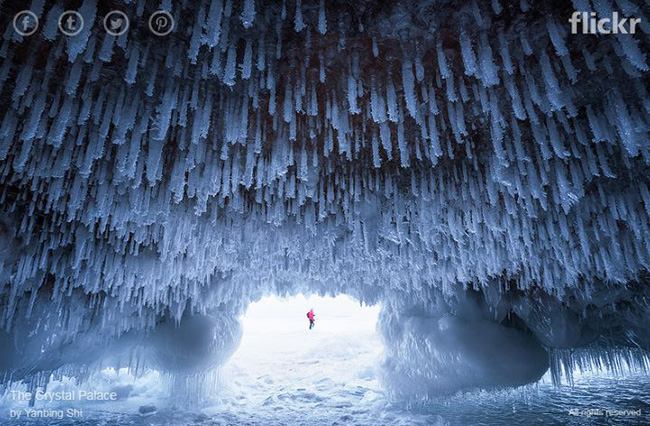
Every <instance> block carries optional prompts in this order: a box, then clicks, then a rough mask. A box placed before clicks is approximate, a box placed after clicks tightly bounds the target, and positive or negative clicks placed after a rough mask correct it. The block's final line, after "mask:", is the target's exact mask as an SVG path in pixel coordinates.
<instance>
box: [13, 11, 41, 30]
mask: <svg viewBox="0 0 650 426" xmlns="http://www.w3.org/2000/svg"><path fill="white" fill-rule="evenodd" d="M37 29H38V17H37V16H36V14H35V13H34V12H32V11H31V10H21V11H20V12H18V13H16V16H14V30H16V32H17V33H18V34H20V35H21V36H30V35H32V34H34V33H35V32H36V30H37Z"/></svg>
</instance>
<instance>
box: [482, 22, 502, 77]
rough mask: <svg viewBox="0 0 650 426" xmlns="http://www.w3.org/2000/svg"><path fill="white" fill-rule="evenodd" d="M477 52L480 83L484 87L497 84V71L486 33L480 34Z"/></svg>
mask: <svg viewBox="0 0 650 426" xmlns="http://www.w3.org/2000/svg"><path fill="white" fill-rule="evenodd" d="M478 52H479V65H480V68H481V81H483V84H484V85H485V87H490V86H494V85H496V84H499V77H498V69H497V67H496V65H495V64H494V61H493V59H492V48H490V44H489V42H488V38H487V34H486V33H482V34H481V37H480V43H479V49H478Z"/></svg>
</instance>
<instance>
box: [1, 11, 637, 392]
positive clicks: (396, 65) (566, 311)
mask: <svg viewBox="0 0 650 426" xmlns="http://www.w3.org/2000/svg"><path fill="white" fill-rule="evenodd" d="M68 3H70V2H59V1H45V0H33V1H32V3H31V4H30V5H29V9H30V10H31V11H33V12H35V13H36V15H37V16H38V17H39V19H40V21H41V29H40V30H39V31H38V32H37V33H36V34H35V35H33V36H29V37H21V36H20V35H18V34H16V32H15V31H14V30H13V28H12V26H11V25H10V22H11V19H12V17H13V16H14V14H15V13H16V12H17V11H19V10H22V9H24V8H25V7H26V6H27V4H26V3H24V2H22V1H18V0H5V1H0V8H1V12H2V15H1V16H2V21H3V23H5V22H6V23H7V24H6V30H5V31H4V33H3V35H2V40H1V45H0V61H1V65H0V90H1V92H0V100H1V102H2V111H1V112H0V117H1V119H0V201H1V206H0V212H1V215H0V326H1V328H2V330H3V331H2V332H0V345H2V346H3V347H5V348H11V349H8V350H6V351H4V353H3V354H0V377H3V376H4V379H3V380H4V381H5V382H6V381H9V380H20V379H27V380H33V378H34V377H36V378H39V377H41V378H42V377H47V375H49V373H50V372H53V371H66V372H70V373H72V372H83V371H86V370H87V369H89V368H92V365H93V362H95V361H96V360H97V359H105V358H108V359H110V360H111V362H115V363H117V364H121V365H124V364H128V363H132V362H134V361H133V359H134V356H133V353H134V352H137V353H138V354H140V355H139V356H140V357H142V358H143V362H144V363H149V364H150V365H152V366H154V367H156V368H160V369H166V370H169V371H172V372H179V371H180V372H183V373H186V372H191V371H200V370H202V369H205V368H206V366H212V365H217V364H219V363H221V362H223V360H224V359H226V358H227V357H228V355H229V354H230V353H231V352H232V351H234V350H235V348H236V346H237V340H238V336H239V333H240V331H239V328H238V323H237V320H236V316H237V315H238V314H239V313H241V312H242V310H243V309H244V308H245V306H246V305H247V304H248V303H249V302H250V301H251V300H254V299H256V298H259V297H260V296H261V295H262V294H263V293H268V292H274V293H280V294H283V293H287V292H289V293H291V292H299V291H303V292H310V291H317V292H327V293H330V294H336V293H347V294H351V295H353V296H355V297H357V298H359V299H361V300H364V301H367V302H369V303H375V302H381V303H382V306H383V312H382V317H381V319H380V330H381V331H382V333H383V335H384V338H385V341H386V347H387V359H386V361H385V368H386V371H387V373H386V379H387V382H388V385H389V386H392V388H393V389H394V391H395V392H394V393H395V394H396V395H399V394H400V390H401V389H406V388H404V387H400V384H401V383H403V382H405V381H411V382H412V383H417V384H418V386H419V387H418V388H417V392H418V393H420V394H428V393H436V392H448V391H454V390H457V389H465V388H472V387H492V386H504V385H505V386H510V385H518V384H523V383H528V382H531V381H534V380H536V379H537V378H538V377H539V376H540V375H541V374H542V373H543V372H544V371H546V369H547V368H548V366H549V364H550V366H551V368H553V369H554V371H559V370H560V369H561V367H560V366H559V365H560V364H561V363H562V362H569V363H570V360H569V361H567V360H568V359H569V358H570V356H569V355H567V352H563V351H562V350H563V349H570V348H582V347H584V348H587V349H586V351H587V352H585V353H586V354H587V355H584V356H583V357H588V358H589V359H592V360H593V359H600V358H599V357H609V358H608V359H612V357H614V358H616V356H623V357H628V358H629V359H637V360H638V362H640V363H644V362H647V358H644V357H645V354H646V353H647V352H645V351H647V350H649V349H650V331H649V330H648V327H647V326H648V324H650V305H649V297H650V290H649V289H648V277H649V275H648V270H649V266H650V190H649V176H650V175H649V171H650V169H649V163H650V140H649V135H650V97H649V95H648V86H649V79H648V75H649V74H648V71H650V68H649V65H648V57H647V53H648V52H650V49H649V46H650V40H649V34H650V31H649V30H650V27H649V23H648V20H647V19H646V17H647V16H650V13H648V12H650V6H649V3H648V2H647V1H644V0H616V1H613V0H593V1H591V2H590V1H589V0H573V1H572V2H570V1H560V0H557V1H543V2H542V1H533V0H521V1H514V0H513V1H506V0H491V1H483V0H475V1H451V0H429V1H415V0H403V1H368V0H357V1H354V2H345V1H338V0H327V1H325V0H302V1H301V0H286V1H264V2H261V1H259V0H243V1H239V0H195V1H191V0H180V1H174V2H171V1H170V0H162V1H152V0H133V1H131V0H125V1H117V0H114V1H103V0H83V1H79V2H76V3H75V2H72V3H75V4H68ZM77 3H78V4H77ZM68 7H70V8H73V9H74V10H79V12H80V13H81V14H82V16H83V17H84V21H85V22H86V23H87V24H86V26H85V27H84V29H83V30H82V31H81V33H80V34H79V35H77V36H74V37H66V36H64V35H62V34H60V33H59V32H58V29H57V20H58V17H59V15H60V13H61V12H62V11H63V10H65V9H66V8H68ZM113 9H117V10H123V11H124V12H126V13H127V15H128V16H129V17H130V19H131V27H130V28H129V31H128V32H126V33H125V34H124V35H122V36H119V37H114V36H111V35H108V34H106V32H105V31H104V29H103V27H102V25H101V22H102V19H103V18H104V16H105V15H106V14H107V13H108V12H109V11H110V10H113ZM157 9H162V10H168V11H170V12H171V13H172V15H173V17H174V19H175V22H176V27H175V29H174V31H173V32H172V33H171V34H170V35H168V36H164V37H157V36H155V35H153V34H151V32H150V31H149V29H148V28H147V18H148V16H150V15H151V13H152V12H154V11H155V10H157ZM574 10H579V11H587V12H590V11H594V12H596V13H597V14H598V15H599V16H609V15H611V14H612V11H613V10H617V11H621V13H623V14H625V15H626V16H635V17H638V18H641V24H640V31H639V32H638V33H637V34H636V35H634V36H633V35H620V34H619V35H609V36H598V37H597V36H594V35H582V34H580V35H572V34H570V33H569V30H570V25H569V23H568V18H569V17H570V16H571V14H572V13H573V11H574ZM88 23H90V24H88ZM27 331H29V332H27ZM495 354H497V356H494V355H495ZM554 354H556V355H555V356H554ZM135 358H137V357H135ZM523 360H525V361H523ZM504 364H505V365H507V368H505V367H504ZM614 364H615V362H614ZM38 380H41V379H38ZM408 389H409V392H412V386H411V387H409V388H408Z"/></svg>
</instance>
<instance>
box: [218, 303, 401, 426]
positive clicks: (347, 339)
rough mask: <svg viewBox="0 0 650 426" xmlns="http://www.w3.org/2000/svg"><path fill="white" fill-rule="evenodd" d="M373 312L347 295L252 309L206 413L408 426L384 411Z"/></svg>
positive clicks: (271, 419) (260, 419)
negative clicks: (217, 399)
mask: <svg viewBox="0 0 650 426" xmlns="http://www.w3.org/2000/svg"><path fill="white" fill-rule="evenodd" d="M310 308H314V312H315V314H316V326H315V327H314V328H313V329H312V330H309V329H308V320H307V317H306V313H307V311H308V310H309V309H310ZM378 313H379V307H378V306H373V307H367V306H365V307H361V306H359V303H358V302H356V301H354V300H352V299H350V298H348V297H347V296H338V297H336V298H330V297H315V296H312V297H309V298H305V297H304V296H297V297H293V298H289V299H278V298H275V297H271V298H267V299H263V300H262V301H260V302H258V303H257V304H253V305H252V306H251V307H250V308H249V311H248V312H247V314H246V316H245V317H244V320H243V323H244V335H243V338H242V342H241V346H240V347H239V349H238V351H237V352H236V353H235V355H234V356H233V358H232V359H231V361H230V362H229V364H228V365H227V366H226V368H225V371H224V378H225V380H224V381H225V382H226V383H227V388H226V389H225V390H224V391H223V396H222V398H221V403H220V404H218V405H215V406H214V407H212V408H210V409H208V410H206V413H210V414H214V415H217V416H218V415H219V414H221V415H224V416H226V418H230V419H233V420H234V419H237V422H244V423H245V422H246V421H248V422H251V421H253V419H255V421H256V422H259V424H268V425H271V424H287V422H294V423H296V424H301V423H302V420H303V419H305V418H306V417H305V416H307V418H309V419H310V423H311V424H339V423H340V424H377V423H386V424H388V423H390V424H413V419H412V418H409V419H402V420H400V419H399V417H395V416H392V415H391V414H390V412H388V411H387V410H385V409H384V408H385V406H386V400H385V398H384V395H383V392H382V389H381V386H380V383H379V380H378V377H377V373H378V363H379V361H380V358H381V352H382V342H381V340H380V337H379V335H378V334H377V332H376V330H375V325H376V322H377V315H378ZM256 424H257V423H256Z"/></svg>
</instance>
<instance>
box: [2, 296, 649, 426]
mask: <svg viewBox="0 0 650 426" xmlns="http://www.w3.org/2000/svg"><path fill="white" fill-rule="evenodd" d="M310 308H314V311H315V313H316V327H315V328H314V329H313V330H309V329H308V321H307V318H306V312H307V311H308V310H309V309H310ZM378 312H379V307H378V306H372V307H368V306H364V307H361V306H359V304H358V302H356V301H354V300H352V299H350V298H348V297H346V296H338V297H336V298H329V297H325V298H324V297H316V296H312V297H309V298H305V297H304V296H297V297H292V298H288V299H279V298H276V297H269V298H265V299H263V300H262V301H260V302H258V303H255V304H252V305H251V307H250V308H249V310H248V312H247V314H246V316H245V317H244V318H243V319H242V321H243V324H244V334H243V338H242V342H241V345H240V347H239V349H238V350H237V352H236V353H235V355H234V356H233V357H232V359H231V360H230V361H229V362H228V364H227V365H226V366H225V367H224V368H223V369H222V370H221V371H220V372H219V377H218V389H215V393H210V391H208V390H204V392H206V394H205V395H204V396H205V397H206V399H207V402H205V403H204V404H203V405H201V406H199V405H195V406H189V407H188V406H186V405H185V404H182V403H180V401H179V399H180V398H179V396H178V395H174V393H173V391H172V394H171V397H170V395H169V393H168V392H169V391H168V389H166V388H165V383H164V382H165V381H164V379H162V378H161V377H160V376H159V375H158V374H157V373H155V372H152V373H149V374H146V375H144V376H143V377H140V378H138V379H137V380H136V379H134V378H133V377H132V376H130V375H128V374H119V375H118V374H115V372H114V371H112V370H108V369H107V370H105V371H103V372H102V373H100V374H97V375H95V376H94V377H93V378H92V379H91V381H90V382H89V383H87V384H85V385H83V386H82V387H83V388H85V389H94V390H115V389H120V390H121V391H122V394H123V395H122V396H124V397H123V398H122V397H121V398H120V400H119V401H117V402H115V403H85V404H73V405H71V404H70V403H58V404H57V403H44V402H41V403H37V405H36V407H35V408H37V409H39V408H42V409H50V410H56V409H63V410H65V409H67V408H70V407H73V406H74V407H75V408H81V409H83V415H82V416H79V417H67V416H65V415H64V418H63V419H51V418H50V419H25V418H24V417H23V418H21V419H9V418H8V416H7V413H8V411H9V409H10V408H12V407H13V408H14V409H17V408H21V409H25V408H26V404H25V403H23V404H16V403H14V404H13V405H12V404H10V401H8V400H7V398H5V401H4V403H3V404H1V407H2V408H1V409H2V413H1V414H2V415H1V416H0V424H2V425H5V424H6V425H39V426H41V425H48V426H49V425H71V426H72V425H73V426H90V425H93V426H97V425H102V426H117V425H119V426H122V425H142V426H145V425H146V426H154V425H157V426H163V425H164V426H194V425H205V426H214V425H218V426H226V425H228V426H230V425H232V426H240V425H243V426H280V425H281V426H292V425H314V426H319V425H358V426H366V425H372V426H378V425H390V426H400V425H404V426H406V425H459V426H460V425H486V426H487V425H490V426H492V425H518V424H525V425H529V424H558V425H559V424H569V425H592V424H596V425H599V424H603V425H606V424H622V425H640V424H648V422H649V421H650V417H649V415H650V394H649V393H648V392H647V383H648V376H647V375H643V374H638V375H634V374H630V375H627V376H625V377H618V378H617V377H613V376H609V375H605V374H603V373H598V374H576V376H575V380H576V382H575V385H574V386H573V387H567V386H565V387H562V388H555V387H553V386H552V384H551V382H550V377H549V375H547V376H545V377H544V378H543V379H542V381H540V383H538V384H536V385H532V386H529V387H525V388H519V389H514V390H504V391H491V392H487V391H481V392H473V393H468V394H462V395H457V396H454V397H451V398H443V399H440V400H432V401H429V402H428V404H427V405H425V406H420V407H405V406H403V405H401V404H391V403H389V402H388V401H387V399H386V397H385V395H384V392H383V390H382V386H381V383H380V381H379V379H378V372H379V365H378V364H379V362H380V360H381V358H382V347H383V344H382V342H381V339H380V337H379V335H378V334H377V332H376V330H375V325H376V321H377V315H378ZM67 385H68V386H69V385H70V384H69V383H67V384H66V383H65V382H58V383H54V384H51V385H50V387H49V388H48V391H56V390H61V389H69V388H70V387H66V386H67ZM127 395H128V396H127ZM146 405H155V406H156V407H157V412H156V413H155V414H153V415H149V416H142V415H140V414H138V408H139V407H140V406H146ZM181 407H182V408H181ZM606 410H629V412H627V414H625V415H623V414H621V413H620V412H619V413H617V414H618V415H616V416H613V415H612V413H613V412H611V411H610V412H608V411H606Z"/></svg>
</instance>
